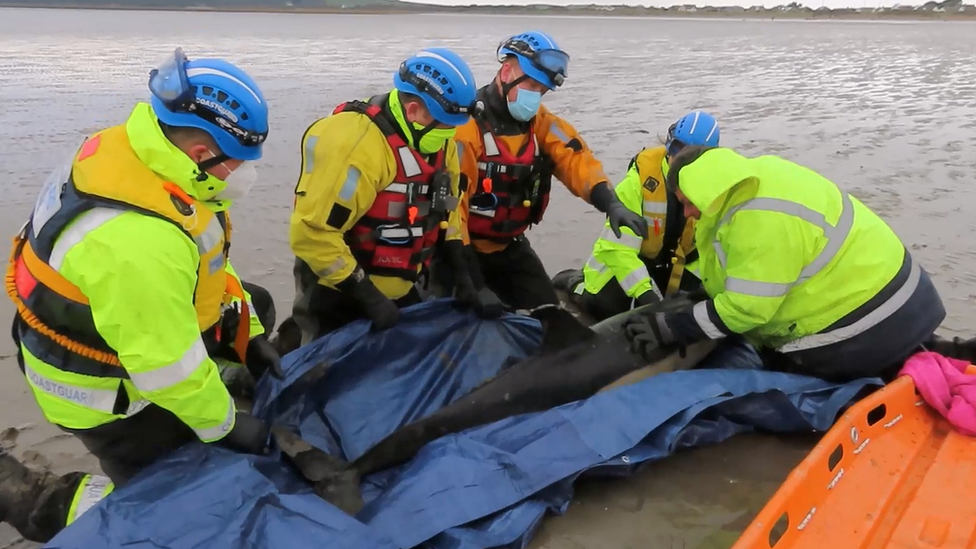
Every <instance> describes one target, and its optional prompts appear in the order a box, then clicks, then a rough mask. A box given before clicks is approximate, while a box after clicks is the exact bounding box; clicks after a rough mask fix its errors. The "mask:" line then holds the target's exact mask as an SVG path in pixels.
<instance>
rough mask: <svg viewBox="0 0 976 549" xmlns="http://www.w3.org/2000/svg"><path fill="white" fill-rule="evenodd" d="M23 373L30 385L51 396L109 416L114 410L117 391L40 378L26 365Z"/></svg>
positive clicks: (40, 376) (39, 375)
mask: <svg viewBox="0 0 976 549" xmlns="http://www.w3.org/2000/svg"><path fill="white" fill-rule="evenodd" d="M24 373H25V374H26V375H27V379H28V380H30V384H31V385H33V386H34V387H36V388H38V389H40V390H41V391H44V392H45V393H47V394H49V395H51V396H54V397H57V398H60V399H63V400H67V401H69V402H73V403H75V404H77V405H79V406H84V407H85V408H90V409H92V410H97V411H99V412H105V413H106V414H111V413H112V412H113V411H114V410H115V399H116V398H117V397H118V391H115V390H108V389H92V388H90V387H78V386H77V385H71V384H68V383H64V382H61V381H54V380H53V379H51V378H48V377H45V376H42V375H41V374H39V373H38V372H36V371H35V370H34V369H33V368H31V367H30V365H28V364H26V363H25V364H24Z"/></svg>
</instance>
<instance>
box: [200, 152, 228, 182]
mask: <svg viewBox="0 0 976 549" xmlns="http://www.w3.org/2000/svg"><path fill="white" fill-rule="evenodd" d="M230 159H231V158H230V157H229V156H227V155H226V154H224V153H220V154H218V155H217V156H214V157H212V158H208V159H206V160H204V161H203V162H200V163H199V164H197V169H198V170H199V173H197V181H201V182H203V181H206V180H207V178H208V177H210V174H208V173H207V170H209V169H210V168H213V167H214V166H217V165H218V164H223V163H224V162H226V161H228V160H230Z"/></svg>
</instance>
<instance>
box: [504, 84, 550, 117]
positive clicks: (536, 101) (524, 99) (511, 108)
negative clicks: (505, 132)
mask: <svg viewBox="0 0 976 549" xmlns="http://www.w3.org/2000/svg"><path fill="white" fill-rule="evenodd" d="M541 103H542V94H541V93H539V92H537V91H532V90H524V89H522V88H519V89H518V95H517V96H516V97H515V101H509V102H508V112H509V113H510V114H511V115H512V118H514V119H516V120H520V121H522V122H528V121H529V120H532V117H533V116H535V113H536V112H538V111H539V105H540V104H541Z"/></svg>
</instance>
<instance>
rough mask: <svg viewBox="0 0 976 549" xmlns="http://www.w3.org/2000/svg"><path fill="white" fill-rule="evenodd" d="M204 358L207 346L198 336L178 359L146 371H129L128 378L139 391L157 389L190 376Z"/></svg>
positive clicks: (174, 383)
mask: <svg viewBox="0 0 976 549" xmlns="http://www.w3.org/2000/svg"><path fill="white" fill-rule="evenodd" d="M205 358H207V347H206V346H205V345H204V344H203V339H202V338H199V337H198V338H197V340H196V341H194V342H193V345H191V346H190V348H189V349H188V350H187V351H186V352H185V353H183V356H182V357H180V359H179V360H178V361H176V362H174V363H172V364H167V365H166V366H163V367H161V368H156V369H155V370H150V371H148V372H132V371H130V372H129V378H130V379H131V380H132V383H133V384H135V386H136V388H137V389H139V391H141V392H144V393H148V392H151V391H159V390H162V389H166V388H168V387H172V386H173V385H176V384H177V383H180V382H182V381H184V380H185V379H186V378H188V377H190V375H192V374H193V372H194V371H196V369H197V368H198V367H199V366H200V364H202V363H203V361H204V359H205Z"/></svg>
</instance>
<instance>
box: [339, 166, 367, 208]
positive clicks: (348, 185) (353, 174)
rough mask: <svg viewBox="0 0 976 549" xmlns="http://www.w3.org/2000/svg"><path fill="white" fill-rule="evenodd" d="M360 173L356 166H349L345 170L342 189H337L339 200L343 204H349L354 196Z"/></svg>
mask: <svg viewBox="0 0 976 549" xmlns="http://www.w3.org/2000/svg"><path fill="white" fill-rule="evenodd" d="M360 175H362V173H361V172H360V171H359V168H357V167H356V166H349V169H348V170H346V180H345V181H343V182H342V188H341V189H339V200H342V201H343V202H349V201H350V200H352V197H354V196H356V188H357V187H359V176H360Z"/></svg>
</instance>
